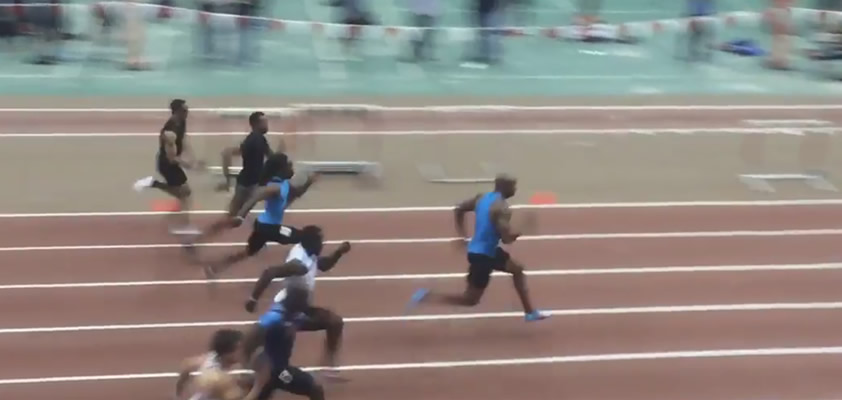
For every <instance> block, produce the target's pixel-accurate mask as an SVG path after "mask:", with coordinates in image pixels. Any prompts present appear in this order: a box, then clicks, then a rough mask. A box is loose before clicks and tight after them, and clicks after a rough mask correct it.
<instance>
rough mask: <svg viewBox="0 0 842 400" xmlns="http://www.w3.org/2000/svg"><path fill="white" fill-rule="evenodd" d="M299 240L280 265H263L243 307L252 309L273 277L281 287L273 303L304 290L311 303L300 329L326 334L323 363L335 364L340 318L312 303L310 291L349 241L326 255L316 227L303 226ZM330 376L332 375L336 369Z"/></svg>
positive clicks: (341, 327)
mask: <svg viewBox="0 0 842 400" xmlns="http://www.w3.org/2000/svg"><path fill="white" fill-rule="evenodd" d="M300 238H301V242H300V243H299V244H297V245H295V246H294V247H293V248H292V249H290V251H289V254H288V255H287V258H286V262H285V263H284V264H283V265H277V266H272V267H269V268H266V269H265V270H264V271H263V273H262V274H261V275H260V279H259V280H258V281H257V283H256V284H255V285H254V290H253V291H252V294H251V298H250V299H249V300H248V301H247V302H246V310H247V311H248V312H254V309H255V307H256V306H257V300H258V299H260V295H262V294H263V292H264V291H265V290H266V288H268V287H269V284H270V283H272V280H274V279H283V280H284V288H283V289H282V290H281V291H280V292H279V293H278V295H277V296H275V302H276V303H277V302H280V301H281V300H283V299H284V297H285V296H286V294H287V292H288V291H293V290H302V291H306V292H307V294H308V298H309V299H310V306H309V308H308V310H307V312H306V313H305V314H306V318H304V319H302V320H300V321H299V330H302V331H321V330H324V331H325V333H326V334H327V340H326V343H325V353H324V357H323V362H324V364H323V365H326V366H328V367H336V365H337V354H338V352H339V346H340V343H341V342H342V329H343V325H344V322H343V320H342V317H341V316H339V315H338V314H336V313H334V312H333V311H331V310H328V309H326V308H321V307H315V306H313V302H312V300H313V290H314V289H315V286H316V275H318V273H319V272H326V271H330V270H331V269H332V268H333V267H334V266H336V263H337V262H339V259H340V258H342V256H343V255H345V254H346V253H348V252H349V251H351V244H350V243H348V242H345V243H342V244H341V245H340V246H339V247H338V248H336V249H335V250H334V251H333V252H331V253H330V254H328V255H327V256H322V255H321V254H322V248H323V247H324V235H323V233H322V229H321V228H319V227H318V226H314V225H309V226H305V227H304V228H302V229H301V231H300ZM330 372H332V374H331V375H335V371H330Z"/></svg>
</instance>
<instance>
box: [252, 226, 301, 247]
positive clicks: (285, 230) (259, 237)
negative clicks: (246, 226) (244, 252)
mask: <svg viewBox="0 0 842 400" xmlns="http://www.w3.org/2000/svg"><path fill="white" fill-rule="evenodd" d="M269 242H275V243H278V244H298V243H301V232H300V231H299V230H298V228H294V227H292V226H287V225H270V224H261V223H260V222H259V221H254V229H252V231H251V235H250V236H249V240H248V252H249V255H254V254H257V252H258V251H260V250H262V249H263V247H265V246H266V243H269Z"/></svg>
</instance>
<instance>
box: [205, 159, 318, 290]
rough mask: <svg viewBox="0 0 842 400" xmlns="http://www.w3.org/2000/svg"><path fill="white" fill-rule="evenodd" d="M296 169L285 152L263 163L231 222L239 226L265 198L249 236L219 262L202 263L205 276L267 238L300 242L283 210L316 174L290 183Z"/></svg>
mask: <svg viewBox="0 0 842 400" xmlns="http://www.w3.org/2000/svg"><path fill="white" fill-rule="evenodd" d="M294 173H295V171H294V170H293V167H292V162H290V161H289V159H288V158H287V156H286V154H283V153H275V154H273V155H272V156H271V157H269V159H268V160H266V165H264V167H263V174H262V175H263V176H262V178H261V181H260V182H259V185H260V186H261V187H259V188H258V189H257V190H255V192H254V194H253V195H252V196H251V198H249V199H248V200H247V201H246V202H245V204H243V206H242V207H240V210H239V211H237V213H236V214H235V215H234V216H232V217H231V219H230V222H229V223H230V224H231V226H234V227H237V226H240V225H241V224H242V223H243V221H245V219H246V216H247V215H248V213H249V211H250V210H251V209H252V208H253V207H254V206H255V205H256V204H257V203H259V202H261V201H265V202H266V208H265V210H264V211H263V212H262V213H261V214H260V215H259V216H258V217H257V220H255V221H254V229H253V230H252V232H251V235H250V236H249V238H248V244H247V245H246V248H244V249H242V250H240V251H238V252H237V253H234V254H231V255H229V256H227V257H225V258H224V259H223V260H222V261H220V262H218V263H213V264H210V265H207V266H205V275H206V276H207V278H208V279H212V278H214V277H215V276H216V275H217V274H218V273H220V272H222V271H224V270H226V269H228V268H229V267H230V266H232V265H234V264H236V263H238V262H240V261H243V260H245V259H246V258H249V257H251V256H253V255H255V254H257V253H258V252H259V251H260V250H262V249H263V247H265V246H266V244H267V243H269V242H275V243H279V244H297V243H300V240H301V239H300V235H299V231H298V229H297V228H294V227H292V226H288V225H284V224H283V221H284V213H285V212H286V209H287V207H289V206H290V205H291V204H292V203H293V202H294V201H295V200H297V199H298V198H300V197H301V196H303V195H304V193H306V192H307V190H308V189H309V188H310V186H312V185H313V183H315V181H316V176H317V175H315V174H312V175H310V176H308V177H307V180H306V181H305V182H304V183H303V184H302V185H301V186H293V185H292V184H291V183H290V182H289V180H290V179H291V178H292V176H293V174H294Z"/></svg>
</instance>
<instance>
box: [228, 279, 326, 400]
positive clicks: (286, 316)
mask: <svg viewBox="0 0 842 400" xmlns="http://www.w3.org/2000/svg"><path fill="white" fill-rule="evenodd" d="M307 295H308V292H307V291H306V290H294V289H292V290H287V295H286V297H285V298H284V300H283V301H282V302H281V303H276V304H275V305H273V306H272V308H271V309H270V310H269V311H267V312H266V313H264V314H263V315H262V316H261V317H260V320H258V322H257V323H256V324H254V325H253V326H252V327H251V329H249V330H248V331H247V332H246V334H245V339H244V343H243V359H244V360H245V363H244V364H245V365H246V366H252V367H253V368H254V383H253V386H252V389H251V393H249V394H248V396H247V397H246V398H249V399H256V400H268V399H270V398H271V397H272V394H273V393H274V392H275V391H276V390H283V391H285V392H289V393H293V394H297V395H299V396H307V397H308V398H309V399H310V400H324V398H325V395H324V389H323V388H322V386H321V385H320V384H319V383H318V382H316V380H315V379H314V378H313V376H312V375H310V374H309V373H307V372H304V371H302V370H301V369H300V368H298V367H295V366H292V365H290V357H291V356H292V350H293V347H294V345H295V335H296V332H297V331H298V325H299V323H298V321H299V320H300V319H301V318H302V317H303V316H304V314H303V312H304V311H305V310H306V308H307V306H308V300H307V297H308V296H307ZM260 347H263V352H262V353H261V354H259V355H258V356H257V357H256V358H255V359H254V360H253V362H252V358H253V357H252V355H253V354H255V351H256V350H257V349H258V348H260Z"/></svg>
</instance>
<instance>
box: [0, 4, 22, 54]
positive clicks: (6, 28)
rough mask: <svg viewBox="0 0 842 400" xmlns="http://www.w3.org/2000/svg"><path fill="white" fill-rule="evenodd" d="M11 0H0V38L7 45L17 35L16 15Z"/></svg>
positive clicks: (10, 43)
mask: <svg viewBox="0 0 842 400" xmlns="http://www.w3.org/2000/svg"><path fill="white" fill-rule="evenodd" d="M13 4H14V3H13V2H12V0H0V40H2V41H5V42H7V44H8V45H9V46H11V45H12V42H13V40H14V38H15V36H17V35H18V27H17V23H18V22H17V17H16V16H15V13H14V10H13V9H12V5H13Z"/></svg>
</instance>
